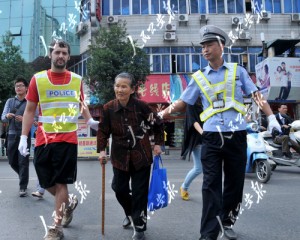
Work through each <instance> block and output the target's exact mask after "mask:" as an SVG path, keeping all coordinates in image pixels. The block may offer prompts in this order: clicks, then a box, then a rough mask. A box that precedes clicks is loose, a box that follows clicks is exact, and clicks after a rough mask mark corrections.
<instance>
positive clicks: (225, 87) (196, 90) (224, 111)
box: [159, 25, 281, 240]
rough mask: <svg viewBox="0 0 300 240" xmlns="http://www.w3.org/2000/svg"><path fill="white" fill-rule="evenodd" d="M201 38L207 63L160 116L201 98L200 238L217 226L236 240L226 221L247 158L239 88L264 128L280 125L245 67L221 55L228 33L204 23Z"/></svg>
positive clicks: (233, 213) (232, 216) (236, 202)
mask: <svg viewBox="0 0 300 240" xmlns="http://www.w3.org/2000/svg"><path fill="white" fill-rule="evenodd" d="M200 38H201V41H200V44H201V45H202V53H203V57H204V58H205V59H206V60H208V62H209V65H208V66H207V67H205V68H204V69H203V70H201V71H200V70H199V71H197V72H196V73H194V74H193V78H192V80H191V81H190V83H189V85H188V87H187V88H186V89H185V91H184V92H183V93H182V95H181V96H180V99H179V100H177V101H175V102H174V103H172V105H171V106H169V107H168V108H166V109H165V110H163V111H162V112H160V113H159V115H160V116H161V117H163V118H164V117H168V116H170V114H172V113H175V112H180V111H183V110H184V109H185V107H186V104H190V105H193V104H194V103H195V102H196V100H197V98H198V97H199V96H200V97H201V100H202V103H203V110H204V111H203V112H202V113H201V115H200V118H201V120H202V121H203V122H204V125H203V129H204V132H203V134H202V137H203V145H202V154H201V161H202V164H203V174H204V176H203V186H202V197H203V207H202V219H201V229H200V233H201V238H200V239H201V240H205V239H206V240H215V239H217V238H218V235H219V231H220V229H221V227H222V228H223V229H224V234H225V236H226V237H227V238H228V239H237V234H236V233H235V232H234V231H233V229H232V227H231V226H233V224H234V223H235V221H236V219H237V216H238V213H239V208H240V206H241V202H242V197H243V188H244V178H245V167H246V161H247V140H246V135H247V133H246V131H245V129H246V121H245V119H244V117H243V115H244V114H245V106H244V104H243V94H242V92H244V93H246V94H247V95H251V94H252V97H253V98H254V100H255V102H256V103H257V104H258V105H259V107H260V108H261V109H262V111H263V112H264V113H265V114H266V115H267V117H268V120H269V129H273V128H274V127H275V128H278V129H279V131H281V130H280V126H279V124H278V122H277V120H276V118H275V116H274V115H273V112H272V110H271V108H270V106H269V104H268V103H267V101H265V100H264V99H263V96H262V94H260V92H258V89H257V88H256V86H255V84H254V83H253V82H252V80H251V78H250V77H249V75H248V73H247V71H246V70H245V69H244V68H243V67H241V66H238V65H237V64H235V63H227V62H225V61H224V60H223V58H222V54H223V49H224V46H225V45H226V44H228V43H229V42H230V40H229V37H228V35H227V34H226V33H225V32H224V31H223V30H221V29H220V28H218V27H215V26H212V25H207V26H204V27H202V28H201V29H200ZM223 165H224V167H223ZM223 169H224V188H223V191H222V174H223ZM219 221H220V222H219ZM220 224H222V226H220Z"/></svg>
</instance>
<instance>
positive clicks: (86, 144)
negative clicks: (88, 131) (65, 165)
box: [78, 137, 99, 157]
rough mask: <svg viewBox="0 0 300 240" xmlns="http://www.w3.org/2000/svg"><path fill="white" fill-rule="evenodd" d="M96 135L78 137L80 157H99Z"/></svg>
mask: <svg viewBox="0 0 300 240" xmlns="http://www.w3.org/2000/svg"><path fill="white" fill-rule="evenodd" d="M98 156H99V154H98V153H97V140H96V138H95V137H84V138H81V137H79V138H78V157H98Z"/></svg>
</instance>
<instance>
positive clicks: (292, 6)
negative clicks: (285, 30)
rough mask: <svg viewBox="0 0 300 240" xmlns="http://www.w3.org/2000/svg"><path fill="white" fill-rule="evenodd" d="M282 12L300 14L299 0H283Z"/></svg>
mask: <svg viewBox="0 0 300 240" xmlns="http://www.w3.org/2000/svg"><path fill="white" fill-rule="evenodd" d="M284 12H285V13H300V1H299V0H284Z"/></svg>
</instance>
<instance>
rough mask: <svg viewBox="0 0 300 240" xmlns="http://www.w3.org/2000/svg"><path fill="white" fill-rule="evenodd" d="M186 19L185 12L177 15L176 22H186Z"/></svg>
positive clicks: (187, 17) (187, 16) (187, 18)
mask: <svg viewBox="0 0 300 240" xmlns="http://www.w3.org/2000/svg"><path fill="white" fill-rule="evenodd" d="M188 21H189V15H187V14H180V15H178V22H188Z"/></svg>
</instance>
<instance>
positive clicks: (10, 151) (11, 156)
mask: <svg viewBox="0 0 300 240" xmlns="http://www.w3.org/2000/svg"><path fill="white" fill-rule="evenodd" d="M19 142H20V137H19V136H16V135H14V134H9V135H8V142H7V158H8V162H9V165H10V166H11V168H12V169H13V170H14V171H15V172H16V173H17V174H18V175H19V186H20V189H26V188H27V185H28V180H29V155H27V156H26V157H23V156H22V155H21V154H20V152H19V150H18V146H19ZM27 144H28V145H27V146H28V148H30V144H31V139H30V137H29V138H28V140H27Z"/></svg>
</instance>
